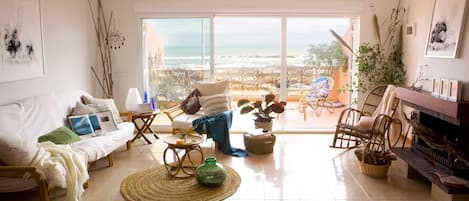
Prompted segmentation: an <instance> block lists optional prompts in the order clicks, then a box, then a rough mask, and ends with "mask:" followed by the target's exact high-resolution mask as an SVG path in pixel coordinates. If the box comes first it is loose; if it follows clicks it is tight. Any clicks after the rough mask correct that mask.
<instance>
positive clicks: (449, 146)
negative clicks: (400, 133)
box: [393, 87, 469, 198]
mask: <svg viewBox="0 0 469 201" xmlns="http://www.w3.org/2000/svg"><path fill="white" fill-rule="evenodd" d="M396 96H397V97H398V98H400V99H401V101H402V104H404V105H406V106H409V107H411V108H413V109H414V111H413V112H412V114H411V117H410V120H409V122H410V123H411V125H412V127H413V128H414V129H413V130H414V131H413V133H412V144H411V147H406V148H401V147H399V148H393V151H394V152H395V153H396V154H397V156H398V157H399V158H401V159H402V160H404V161H405V162H406V163H407V164H408V177H409V178H417V177H423V178H425V179H427V180H429V181H430V182H432V198H433V194H434V193H433V191H434V189H433V188H434V186H436V187H435V188H439V189H438V191H441V192H444V193H446V195H450V196H453V195H458V196H459V195H462V196H468V195H469V188H459V187H458V188H456V187H454V186H449V185H446V184H443V183H442V182H441V181H440V179H439V178H438V177H437V176H436V175H435V174H434V172H438V173H440V174H443V175H454V176H458V177H462V178H465V179H469V163H468V161H469V157H467V156H469V148H468V147H469V101H463V102H450V101H446V100H442V99H439V98H437V97H433V96H432V95H431V94H430V93H429V92H423V91H414V90H411V89H407V88H402V87H398V88H397V90H396Z"/></svg>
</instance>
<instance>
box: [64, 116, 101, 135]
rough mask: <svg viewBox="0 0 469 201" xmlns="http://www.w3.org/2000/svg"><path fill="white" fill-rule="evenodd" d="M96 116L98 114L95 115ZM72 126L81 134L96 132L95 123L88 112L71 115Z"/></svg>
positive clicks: (69, 118) (69, 119)
mask: <svg viewBox="0 0 469 201" xmlns="http://www.w3.org/2000/svg"><path fill="white" fill-rule="evenodd" d="M94 116H95V117H96V115H94ZM68 121H69V122H70V127H72V129H73V131H75V132H76V133H77V134H79V135H88V134H94V129H93V124H92V123H91V121H90V118H89V117H88V115H87V114H85V115H75V116H69V117H68Z"/></svg>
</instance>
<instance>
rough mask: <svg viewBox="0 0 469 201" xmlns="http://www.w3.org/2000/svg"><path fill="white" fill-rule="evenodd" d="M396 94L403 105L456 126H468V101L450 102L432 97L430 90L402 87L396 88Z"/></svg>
mask: <svg viewBox="0 0 469 201" xmlns="http://www.w3.org/2000/svg"><path fill="white" fill-rule="evenodd" d="M396 96H397V97H398V98H399V99H401V100H402V102H403V104H404V105H408V106H410V107H412V108H415V109H417V110H420V111H423V112H426V113H427V114H430V115H432V116H435V117H438V118H440V119H443V120H446V121H448V122H450V123H453V124H455V125H458V126H462V127H468V126H469V101H459V102H451V101H447V100H443V99H440V98H438V97H434V96H432V94H431V93H430V92H426V91H415V90H412V89H409V88H404V87H398V88H397V90H396Z"/></svg>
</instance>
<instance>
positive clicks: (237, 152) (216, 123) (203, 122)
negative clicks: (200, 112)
mask: <svg viewBox="0 0 469 201" xmlns="http://www.w3.org/2000/svg"><path fill="white" fill-rule="evenodd" d="M232 120H233V112H232V111H225V112H221V113H218V114H216V115H214V116H203V117H201V118H198V119H196V120H194V121H193V122H192V126H193V127H194V128H196V129H195V131H197V132H198V133H202V132H203V128H204V126H205V129H206V131H207V136H208V137H211V138H213V140H214V141H215V142H217V143H218V148H219V149H220V150H222V152H223V153H224V154H230V155H233V156H239V157H245V156H247V155H248V153H247V152H246V151H245V150H243V149H238V148H233V147H231V143H230V128H231V122H232Z"/></svg>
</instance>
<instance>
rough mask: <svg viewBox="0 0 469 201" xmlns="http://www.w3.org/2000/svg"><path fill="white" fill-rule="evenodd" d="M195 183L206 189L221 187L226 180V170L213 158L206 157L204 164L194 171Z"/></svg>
mask: <svg viewBox="0 0 469 201" xmlns="http://www.w3.org/2000/svg"><path fill="white" fill-rule="evenodd" d="M195 178H196V179H197V183H199V184H200V185H202V186H207V187H217V186H221V185H222V184H223V182H224V181H225V179H226V170H225V168H224V167H223V165H222V164H220V163H217V159H216V158H215V157H207V158H206V159H205V162H204V163H203V164H202V165H200V166H199V167H197V169H196V170H195Z"/></svg>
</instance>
